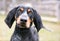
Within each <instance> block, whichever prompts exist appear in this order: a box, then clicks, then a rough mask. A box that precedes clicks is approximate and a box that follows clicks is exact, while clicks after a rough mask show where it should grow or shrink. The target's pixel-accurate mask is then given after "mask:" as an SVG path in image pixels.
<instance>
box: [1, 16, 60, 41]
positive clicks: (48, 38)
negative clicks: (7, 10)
mask: <svg viewBox="0 0 60 41" xmlns="http://www.w3.org/2000/svg"><path fill="white" fill-rule="evenodd" d="M5 18H6V16H5V15H0V41H9V40H10V38H11V35H12V33H13V31H14V28H15V24H14V25H13V26H12V28H11V29H9V28H8V26H7V25H6V24H5V22H4V19H5ZM43 25H44V26H45V27H48V28H51V29H53V30H54V31H53V32H49V31H46V30H45V29H41V30H40V31H39V33H38V34H39V40H41V41H60V24H59V23H53V22H47V21H43Z"/></svg>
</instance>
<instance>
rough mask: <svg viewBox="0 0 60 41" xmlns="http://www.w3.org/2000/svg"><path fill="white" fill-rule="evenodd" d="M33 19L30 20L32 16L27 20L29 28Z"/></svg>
mask: <svg viewBox="0 0 60 41" xmlns="http://www.w3.org/2000/svg"><path fill="white" fill-rule="evenodd" d="M31 21H32V20H30V18H28V20H27V22H26V26H27V28H29V27H30V23H31Z"/></svg>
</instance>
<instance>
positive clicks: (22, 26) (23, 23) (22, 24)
mask: <svg viewBox="0 0 60 41" xmlns="http://www.w3.org/2000/svg"><path fill="white" fill-rule="evenodd" d="M18 26H19V27H20V28H25V27H26V22H22V21H21V22H20V24H18Z"/></svg>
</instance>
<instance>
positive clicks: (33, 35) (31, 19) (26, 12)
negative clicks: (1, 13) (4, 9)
mask: <svg viewBox="0 0 60 41" xmlns="http://www.w3.org/2000/svg"><path fill="white" fill-rule="evenodd" d="M14 21H16V26H15V30H14V33H13V35H12V36H11V39H10V41H39V38H38V32H39V30H40V29H41V28H42V27H43V24H42V21H41V17H40V15H39V14H38V13H37V11H36V10H35V9H33V8H32V7H31V6H29V5H20V6H17V7H15V8H13V9H12V10H11V11H10V12H9V13H8V15H7V17H6V19H5V23H6V24H7V25H8V27H9V28H11V26H12V24H13V22H14ZM33 23H34V25H35V26H32V25H33Z"/></svg>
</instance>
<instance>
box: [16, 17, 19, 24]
mask: <svg viewBox="0 0 60 41" xmlns="http://www.w3.org/2000/svg"><path fill="white" fill-rule="evenodd" d="M15 19H16V22H17V24H20V16H19V17H18V18H16V16H15Z"/></svg>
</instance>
